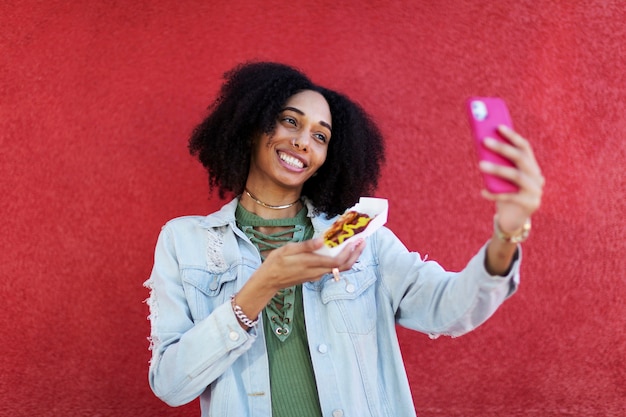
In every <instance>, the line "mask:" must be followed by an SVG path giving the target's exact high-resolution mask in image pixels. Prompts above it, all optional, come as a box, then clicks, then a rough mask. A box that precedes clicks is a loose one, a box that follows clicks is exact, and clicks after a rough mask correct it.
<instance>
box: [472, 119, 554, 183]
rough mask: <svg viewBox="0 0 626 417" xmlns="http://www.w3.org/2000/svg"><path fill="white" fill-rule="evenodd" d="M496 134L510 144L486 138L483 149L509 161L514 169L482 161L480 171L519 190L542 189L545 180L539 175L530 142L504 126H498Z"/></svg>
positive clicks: (539, 170)
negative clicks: (500, 179)
mask: <svg viewBox="0 0 626 417" xmlns="http://www.w3.org/2000/svg"><path fill="white" fill-rule="evenodd" d="M498 132H499V133H500V134H501V135H502V136H503V137H505V138H506V139H508V140H509V142H510V144H507V143H504V142H502V141H498V140H496V139H493V138H487V139H485V142H484V144H485V147H487V148H488V149H490V150H492V151H494V152H496V153H498V154H500V155H502V156H503V157H505V158H506V159H508V160H510V161H511V162H513V164H514V165H515V167H513V168H511V167H504V166H501V165H496V164H493V163H489V162H484V161H483V162H481V163H480V169H481V170H482V171H483V172H487V173H490V174H494V175H497V176H500V177H502V178H505V179H508V180H509V181H511V182H513V183H515V184H517V185H518V186H520V188H522V187H527V186H528V187H533V186H535V185H536V186H538V187H540V188H542V187H543V186H544V185H545V178H544V177H543V175H542V174H541V169H540V167H539V164H538V163H537V159H536V158H535V154H534V152H533V149H532V146H531V145H530V142H528V140H526V139H525V138H524V137H522V136H521V135H520V134H519V133H517V132H515V131H513V130H511V129H509V128H508V127H506V126H500V127H499V128H498Z"/></svg>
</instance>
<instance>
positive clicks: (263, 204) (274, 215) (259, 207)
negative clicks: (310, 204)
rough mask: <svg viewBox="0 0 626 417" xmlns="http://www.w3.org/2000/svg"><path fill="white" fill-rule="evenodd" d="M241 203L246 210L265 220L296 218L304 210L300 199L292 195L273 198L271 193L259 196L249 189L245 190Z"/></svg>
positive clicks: (259, 194)
mask: <svg viewBox="0 0 626 417" xmlns="http://www.w3.org/2000/svg"><path fill="white" fill-rule="evenodd" d="M239 202H240V204H241V205H242V206H243V207H244V208H245V209H246V210H248V211H249V212H251V213H254V214H256V215H257V216H259V217H262V218H264V219H280V218H289V217H295V216H296V214H298V212H299V211H300V210H301V209H302V201H301V200H300V197H299V196H296V195H294V194H292V193H288V194H286V195H282V196H273V195H270V194H269V193H258V194H257V193H255V192H254V191H252V190H250V189H248V188H246V189H245V190H244V192H243V194H242V195H241V198H240V201H239Z"/></svg>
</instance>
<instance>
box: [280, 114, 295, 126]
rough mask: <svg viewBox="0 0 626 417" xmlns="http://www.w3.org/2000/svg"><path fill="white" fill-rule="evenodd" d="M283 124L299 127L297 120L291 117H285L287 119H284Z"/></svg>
mask: <svg viewBox="0 0 626 417" xmlns="http://www.w3.org/2000/svg"><path fill="white" fill-rule="evenodd" d="M283 122H285V123H289V124H290V125H292V126H297V125H298V122H297V121H296V119H294V118H293V117H291V116H285V117H283Z"/></svg>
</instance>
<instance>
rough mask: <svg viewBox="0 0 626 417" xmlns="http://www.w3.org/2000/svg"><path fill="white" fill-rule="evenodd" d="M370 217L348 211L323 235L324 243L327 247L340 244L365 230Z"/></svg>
mask: <svg viewBox="0 0 626 417" xmlns="http://www.w3.org/2000/svg"><path fill="white" fill-rule="evenodd" d="M371 220H372V217H370V216H368V215H367V214H365V213H359V212H358V211H354V210H351V211H348V212H346V213H344V214H342V215H341V217H339V218H338V219H337V220H336V221H335V223H333V224H332V226H331V227H330V228H329V229H328V230H327V231H326V232H325V233H324V243H325V244H326V246H328V247H331V248H333V247H335V246H338V245H340V244H342V243H343V242H344V241H345V240H346V239H349V238H351V237H352V236H354V235H356V234H357V233H360V232H362V231H363V230H365V228H366V227H367V225H368V224H369V222H370V221H371Z"/></svg>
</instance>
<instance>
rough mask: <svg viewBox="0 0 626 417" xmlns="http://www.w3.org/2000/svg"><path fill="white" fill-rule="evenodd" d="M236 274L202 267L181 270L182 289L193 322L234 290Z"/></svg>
mask: <svg viewBox="0 0 626 417" xmlns="http://www.w3.org/2000/svg"><path fill="white" fill-rule="evenodd" d="M235 278H236V275H235V274H234V273H232V272H231V271H226V272H223V273H219V274H215V273H211V272H208V271H206V270H203V269H192V268H190V269H184V270H183V271H182V281H183V289H184V291H185V297H186V298H187V304H188V305H189V310H190V312H191V316H192V318H193V320H194V322H198V321H200V320H203V319H205V318H206V317H207V316H208V315H209V314H211V312H212V311H213V310H214V309H215V308H216V307H217V306H219V305H221V304H223V303H224V302H226V300H227V299H228V297H230V295H231V293H233V292H235V289H234V288H235Z"/></svg>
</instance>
